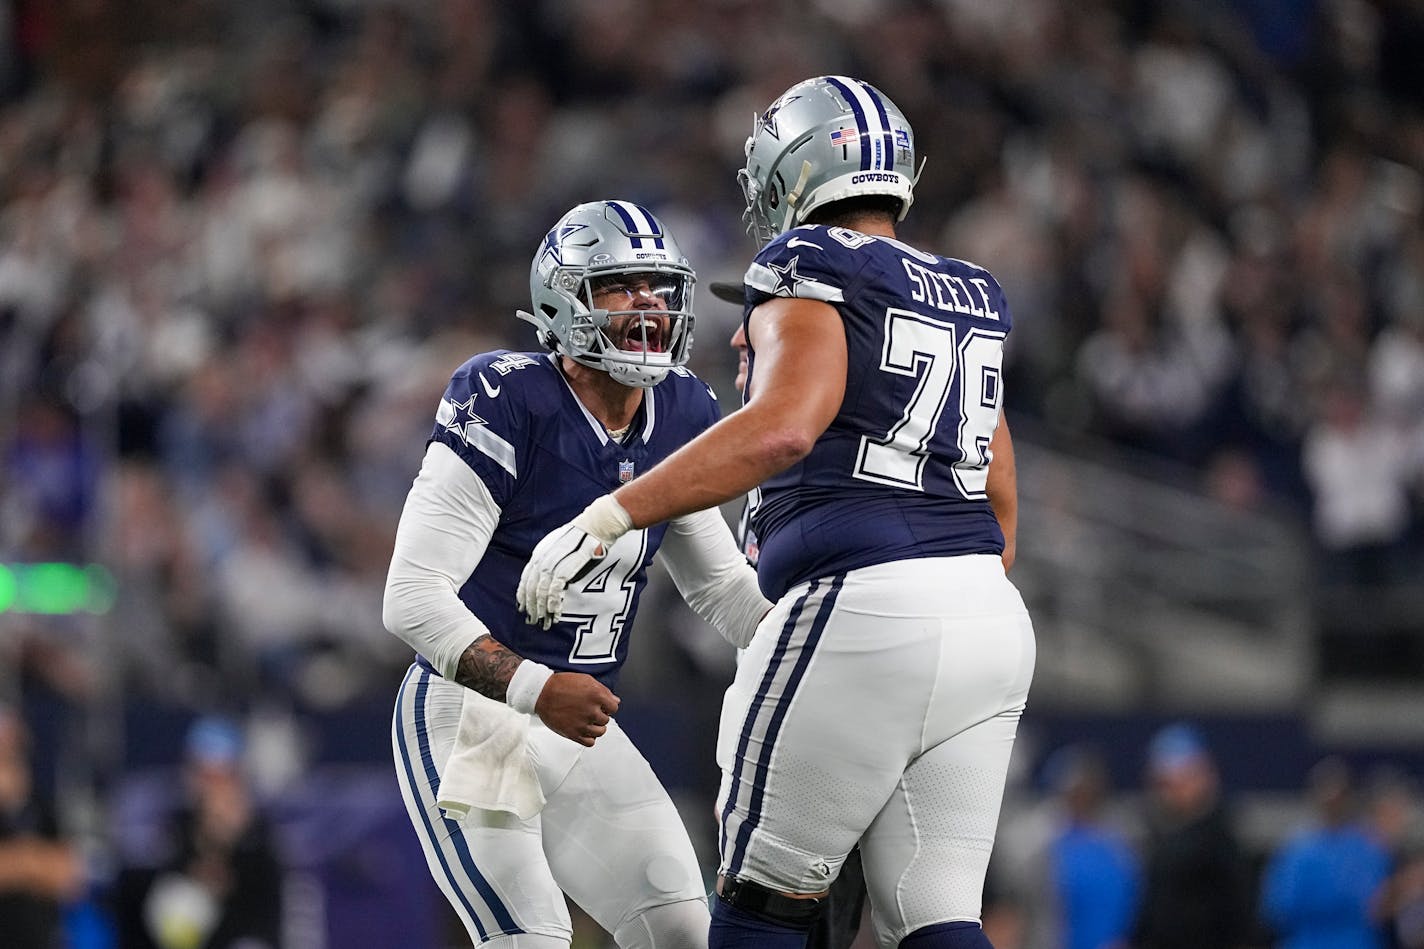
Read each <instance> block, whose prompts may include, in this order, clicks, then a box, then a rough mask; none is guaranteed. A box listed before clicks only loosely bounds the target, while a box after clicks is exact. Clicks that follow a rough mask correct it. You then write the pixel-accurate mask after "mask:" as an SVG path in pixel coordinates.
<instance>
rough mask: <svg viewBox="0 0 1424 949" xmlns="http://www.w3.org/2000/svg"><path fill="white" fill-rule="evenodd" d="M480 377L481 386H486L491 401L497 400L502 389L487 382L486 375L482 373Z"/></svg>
mask: <svg viewBox="0 0 1424 949" xmlns="http://www.w3.org/2000/svg"><path fill="white" fill-rule="evenodd" d="M478 375H479V377H480V385H482V386H484V390H485V395H487V396H489V397H490V398H491V399H493V398H496V397H497V396H498V395H499V390H500V387H499V386H492V385H490V384H489V383H488V382H487V381H485V374H484V373H482V372H481V373H479V374H478Z"/></svg>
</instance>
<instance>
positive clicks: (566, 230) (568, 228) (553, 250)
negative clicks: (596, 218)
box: [542, 224, 588, 267]
mask: <svg viewBox="0 0 1424 949" xmlns="http://www.w3.org/2000/svg"><path fill="white" fill-rule="evenodd" d="M586 227H588V225H587V224H563V225H560V226H559V227H556V228H554V229H553V230H552V231H550V232H549V233H548V234H545V235H544V250H543V253H542V256H544V257H553V258H554V265H555V266H559V267H562V266H563V264H564V241H566V240H568V239H569V237H570V236H572V235H574V234H576V233H578V232H579V231H581V230H583V229H584V228H586Z"/></svg>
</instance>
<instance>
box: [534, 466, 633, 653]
mask: <svg viewBox="0 0 1424 949" xmlns="http://www.w3.org/2000/svg"><path fill="white" fill-rule="evenodd" d="M632 527H633V521H632V519H631V518H630V517H629V516H628V512H627V511H625V510H623V505H621V504H619V503H618V502H617V501H615V500H613V497H612V495H607V494H605V495H604V496H603V497H601V498H598V499H597V500H596V501H594V502H593V503H592V504H590V505H589V506H588V507H586V508H584V510H583V513H581V514H579V516H578V517H576V518H574V519H573V520H572V521H570V522H569V523H567V524H565V525H564V526H563V527H560V528H556V529H555V530H553V531H551V532H550V533H548V534H546V535H545V536H544V539H543V540H541V541H539V543H538V544H536V545H535V547H534V552H533V553H531V554H530V555H529V563H527V564H525V565H524V572H523V573H522V574H520V576H519V589H518V590H516V591H515V594H514V601H515V603H516V604H518V606H519V608H520V609H521V610H523V611H524V614H525V615H526V616H528V617H529V622H531V623H539V624H541V625H543V627H544V628H545V629H548V628H549V626H550V625H551V624H552V623H553V622H554V621H555V620H557V619H558V618H559V614H560V611H561V610H562V608H563V605H564V593H565V592H566V591H567V590H568V586H569V584H570V583H572V582H574V581H575V580H577V579H579V578H580V577H582V576H583V575H584V574H586V573H588V571H589V570H591V569H592V568H593V566H594V564H596V563H598V561H600V560H602V559H603V558H604V557H606V556H607V555H608V551H609V549H610V548H611V547H612V546H613V544H614V542H615V541H617V540H618V538H620V537H622V536H623V535H624V534H626V533H627V532H628V531H629V530H631V529H632Z"/></svg>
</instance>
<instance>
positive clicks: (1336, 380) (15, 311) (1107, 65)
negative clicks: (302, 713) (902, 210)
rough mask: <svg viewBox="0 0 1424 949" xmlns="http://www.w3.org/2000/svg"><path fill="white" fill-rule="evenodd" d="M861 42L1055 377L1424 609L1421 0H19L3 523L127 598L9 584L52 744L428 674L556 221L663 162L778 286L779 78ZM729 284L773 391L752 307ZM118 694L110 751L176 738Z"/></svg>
mask: <svg viewBox="0 0 1424 949" xmlns="http://www.w3.org/2000/svg"><path fill="white" fill-rule="evenodd" d="M837 72H840V73H848V74H853V75H856V76H859V77H863V78H865V79H867V80H869V81H871V82H873V83H875V84H876V85H878V86H879V87H880V88H881V89H883V90H884V91H885V92H886V93H887V94H888V95H890V96H891V97H892V98H893V99H894V100H895V101H896V103H897V104H898V105H899V106H900V107H901V108H902V109H903V110H904V111H905V113H906V114H907V115H908V116H909V117H910V118H911V120H912V122H913V123H914V126H915V131H916V136H917V148H918V150H919V152H920V154H921V155H923V156H925V157H926V158H927V161H928V163H927V165H926V168H925V171H924V174H923V176H922V178H921V180H920V183H919V186H918V190H917V199H916V204H915V207H914V209H913V210H912V212H911V214H910V216H909V218H908V220H907V221H906V223H905V227H904V229H903V231H902V236H903V237H904V238H905V239H907V240H909V241H910V242H911V243H917V244H921V245H923V246H929V247H933V248H936V249H939V250H940V251H942V252H944V253H947V254H952V255H953V256H957V257H963V258H967V259H971V260H974V261H976V262H979V263H981V264H983V265H985V266H987V267H988V268H989V269H991V270H992V271H993V272H994V273H995V274H996V276H998V277H999V279H1000V281H1001V282H1002V283H1003V285H1004V287H1005V288H1006V291H1007V294H1008V299H1009V301H1010V303H1011V304H1012V306H1013V308H1014V311H1015V315H1016V322H1015V331H1014V335H1013V337H1012V340H1011V349H1010V351H1009V354H1008V358H1009V360H1010V362H1011V365H1010V366H1009V370H1008V371H1009V373H1010V379H1011V380H1012V384H1011V386H1010V388H1009V389H1008V396H1009V399H1010V404H1009V413H1010V415H1011V416H1012V417H1014V418H1019V419H1023V420H1025V421H1026V422H1028V421H1031V422H1033V423H1034V426H1033V430H1034V431H1036V432H1038V433H1040V434H1041V436H1042V437H1044V438H1045V439H1048V440H1050V441H1056V442H1057V443H1059V444H1071V445H1074V446H1083V445H1097V446H1106V447H1108V448H1110V449H1112V450H1114V451H1117V452H1125V453H1130V454H1126V455H1123V456H1122V457H1128V458H1148V459H1151V460H1152V461H1153V462H1154V463H1156V462H1163V463H1167V464H1170V465H1173V466H1175V469H1174V470H1178V471H1180V472H1182V473H1183V476H1184V477H1186V478H1187V479H1189V480H1192V481H1194V482H1195V483H1196V484H1197V486H1198V487H1199V488H1200V489H1201V490H1203V491H1205V492H1207V493H1210V494H1211V495H1213V496H1215V497H1216V498H1218V499H1219V500H1220V501H1222V502H1224V503H1227V504H1232V505H1239V506H1241V507H1246V508H1252V509H1266V510H1275V511H1280V512H1282V513H1283V515H1284V516H1286V517H1291V518H1297V519H1299V521H1300V523H1301V524H1302V525H1305V527H1306V528H1307V530H1308V534H1309V536H1311V537H1312V538H1313V539H1314V541H1315V543H1316V547H1317V552H1318V554H1319V570H1320V572H1319V575H1318V579H1319V581H1320V583H1319V584H1318V589H1319V590H1322V591H1330V590H1345V591H1346V593H1347V595H1346V597H1345V600H1344V603H1345V607H1344V608H1339V607H1338V601H1335V600H1325V599H1323V600H1322V604H1323V607H1322V608H1323V609H1326V611H1327V613H1328V615H1326V616H1325V618H1324V619H1323V622H1326V623H1327V624H1328V623H1343V624H1347V625H1348V624H1351V623H1356V624H1359V623H1370V622H1375V621H1376V620H1377V621H1378V622H1380V623H1383V624H1385V625H1388V624H1389V623H1391V622H1393V623H1395V624H1396V625H1398V613H1397V612H1396V613H1394V614H1390V615H1389V616H1384V617H1383V618H1381V617H1379V616H1376V615H1375V614H1374V613H1372V612H1371V610H1376V611H1377V610H1378V609H1383V606H1384V605H1386V604H1389V603H1392V602H1394V600H1393V599H1391V596H1392V595H1393V594H1401V595H1403V596H1404V598H1405V599H1406V600H1407V599H1408V596H1409V595H1411V593H1412V594H1417V592H1418V590H1417V587H1418V577H1419V576H1420V575H1421V573H1424V4H1421V3H1419V2H1417V0H1299V2H1289V3H1282V2H1273V0H1075V2H1073V3H1062V2H1058V0H996V2H992V3H985V2H982V0H795V2H790V3H777V4H768V3H761V2H757V0H703V2H683V0H599V2H593V0H528V2H520V3H498V2H494V0H243V2H232V0H187V2H183V3H172V2H164V0H5V2H0V563H23V562H39V561H52V560H64V561H74V562H79V563H87V562H96V563H102V564H104V565H105V566H106V567H107V568H108V569H109V570H110V571H111V572H112V574H113V576H114V581H115V582H114V589H115V591H116V598H115V601H114V603H113V604H112V608H111V609H109V610H108V611H107V612H106V613H104V614H103V615H100V616H85V615H80V616H72V617H58V616H49V615H42V614H31V613H19V612H16V611H13V610H12V611H0V698H10V699H14V700H20V701H21V702H22V705H23V706H24V707H26V708H29V709H34V708H36V707H39V708H42V709H49V710H51V711H53V710H59V711H58V712H57V713H56V716H49V717H45V718H43V719H42V720H40V721H38V722H36V727H37V728H42V729H49V730H50V731H51V732H52V733H51V734H47V735H45V736H44V737H45V738H46V739H47V740H46V741H44V742H41V744H42V745H43V746H44V747H45V748H47V749H50V752H51V759H52V760H51V765H52V768H51V771H52V772H62V771H63V770H64V769H65V768H66V767H70V766H72V762H71V763H69V764H67V763H66V760H65V759H64V757H63V754H62V753H61V752H59V751H55V749H56V748H58V749H62V748H63V747H64V742H63V741H62V740H61V741H57V742H56V741H51V740H49V739H56V738H58V739H63V738H64V737H65V734H64V732H63V729H62V728H59V727H57V726H54V725H53V724H52V723H53V722H54V721H60V722H63V721H64V718H63V712H64V710H74V709H86V708H88V709H92V708H96V707H97V708H103V709H122V708H126V707H128V706H130V705H132V704H134V703H143V702H150V703H156V704H162V705H169V706H173V707H177V708H181V709H184V710H187V711H189V712H192V713H199V712H208V711H223V712H227V713H233V714H241V715H246V714H250V713H252V711H253V709H255V708H261V707H263V706H264V703H266V704H269V705H270V704H273V703H275V704H279V705H281V706H282V707H284V708H296V709H298V710H314V711H322V710H333V709H342V708H345V707H348V706H349V705H350V704H351V703H354V702H358V701H361V700H363V699H369V698H370V697H371V696H375V700H376V701H377V702H378V703H380V704H384V703H386V701H387V698H388V693H389V689H390V685H391V683H392V682H393V681H394V678H393V673H394V672H395V671H396V670H399V669H400V668H403V667H404V665H405V664H406V663H407V662H408V661H409V658H410V657H409V654H408V651H407V649H406V648H405V647H404V646H403V645H402V644H401V643H399V642H398V641H397V640H396V639H395V638H394V637H392V636H390V635H389V634H387V633H386V632H385V631H384V630H383V629H382V627H381V623H380V609H379V598H380V595H381V589H382V585H383V581H384V575H385V569H386V566H387V563H388V558H389V551H390V544H391V540H392V536H393V532H394V525H395V521H396V517H397V515H398V513H399V509H400V506H401V503H402V501H403V500H404V497H405V492H406V490H407V488H408V486H409V483H410V480H411V478H412V477H413V475H414V473H415V470H416V467H417V465H418V461H419V458H420V456H421V451H422V444H423V441H424V439H425V437H426V435H427V434H428V432H429V430H430V425H431V419H432V417H433V411H434V408H435V405H436V403H437V401H438V398H439V395H440V392H441V389H442V387H443V385H444V383H445V381H446V379H447V378H448V375H449V373H450V371H451V370H452V369H453V368H454V366H456V365H458V364H459V363H460V362H461V361H463V360H464V358H465V357H466V356H468V355H469V354H471V353H474V352H477V351H480V350H483V349H488V348H494V347H500V346H505V347H510V348H515V349H531V348H534V345H535V344H534V340H533V337H532V333H530V332H529V331H528V330H527V328H524V327H523V325H522V324H519V323H517V322H516V321H515V320H514V317H513V311H514V310H515V309H516V308H518V307H521V306H527V293H528V285H527V275H528V268H529V260H530V256H531V254H532V251H533V249H534V247H535V246H536V244H537V242H538V240H539V239H540V238H541V237H542V235H543V233H544V231H545V229H546V228H547V227H548V226H549V224H550V223H551V222H552V221H554V220H555V219H556V218H557V217H558V216H559V215H560V214H562V213H563V212H564V211H565V210H567V208H568V207H570V206H572V205H573V204H575V203H578V202H580V201H584V200H589V199H591V198H595V197H620V198H627V199H632V200H636V201H639V202H641V203H644V204H646V205H648V206H650V207H652V208H654V209H656V211H657V212H658V214H659V215H660V216H661V217H662V218H663V219H664V220H665V221H667V222H668V223H669V224H670V226H671V227H672V228H673V229H674V231H675V232H676V233H677V234H678V235H679V239H680V241H681V243H682V245H683V247H684V248H685V249H686V250H687V251H688V253H689V255H690V256H691V258H692V261H693V264H694V266H695V267H696V268H697V271H698V273H699V276H700V279H701V282H702V283H703V284H704V285H705V284H706V283H707V282H708V281H710V280H714V279H733V280H735V279H737V278H738V277H739V275H740V273H741V271H742V269H743V268H744V267H745V264H746V262H747V260H748V259H749V257H750V255H751V253H752V251H753V245H752V243H751V241H750V239H749V238H747V237H746V235H745V234H744V232H743V229H742V224H741V221H740V214H741V209H742V202H741V196H740V193H739V192H738V190H737V187H736V184H735V181H734V177H733V173H734V171H735V169H736V168H737V167H738V166H739V163H740V160H741V155H742V143H743V139H744V137H745V135H746V134H747V131H748V130H749V129H750V126H751V121H752V116H753V113H754V112H755V111H756V110H757V109H759V108H763V107H764V106H765V105H766V104H767V103H769V102H770V101H772V99H773V98H774V97H775V96H776V95H778V94H779V93H780V92H781V91H782V90H783V89H785V88H786V87H788V86H789V85H791V84H792V83H793V82H795V81H797V80H800V79H802V78H805V77H807V76H810V75H816V74H825V73H837ZM698 299H699V300H700V301H701V303H700V304H699V306H698V310H699V324H698V332H697V336H698V341H699V342H698V346H697V349H696V350H695V353H694V357H693V366H694V368H695V369H696V370H697V371H698V373H699V374H701V375H702V376H703V377H704V378H706V379H708V380H709V381H710V382H712V384H713V385H714V386H715V387H716V388H717V389H718V391H719V392H721V393H722V395H723V402H724V405H728V406H730V405H731V404H733V400H734V398H735V397H734V395H733V393H732V392H731V385H730V380H731V376H732V372H733V369H734V360H733V358H732V357H731V354H730V351H729V350H728V349H727V348H726V346H725V342H724V341H725V340H726V338H727V336H728V335H730V332H731V330H732V328H733V323H734V321H735V320H736V318H737V314H736V313H735V312H733V311H732V310H731V308H729V307H726V306H725V305H719V304H716V303H714V302H712V298H711V295H710V294H708V293H705V292H703V293H701V294H699V295H698ZM1386 594H1389V595H1386ZM1332 603H1334V604H1336V606H1335V607H1333V608H1332V607H1331V604H1332ZM1405 615H1406V616H1407V617H1408V618H1409V620H1408V621H1409V622H1416V621H1417V620H1418V618H1419V616H1420V615H1424V614H1421V613H1419V612H1417V611H1416V612H1413V613H1408V612H1406V614H1405ZM1372 616H1374V619H1372V618H1371V617H1372ZM1416 632H1417V630H1416ZM635 681H636V678H635ZM121 717H122V716H121V715H119V716H118V717H117V718H121ZM117 718H116V719H113V720H110V719H106V720H105V721H101V722H97V723H96V722H94V721H93V720H92V717H90V719H89V720H87V721H86V723H85V725H84V726H83V728H84V734H83V736H82V739H81V744H82V746H83V747H84V749H85V752H86V755H88V757H86V758H85V761H86V762H89V761H90V759H91V758H92V757H93V756H94V754H96V753H97V754H98V756H99V759H100V765H99V766H100V767H102V766H103V764H104V762H103V761H102V759H103V757H104V755H106V754H107V755H108V756H110V757H111V758H122V756H123V754H125V753H126V752H122V751H120V750H118V749H123V748H128V747H130V746H131V745H132V737H131V736H130V737H129V738H128V739H127V742H128V743H127V744H126V743H125V741H124V740H123V739H124V736H121V735H120V736H115V735H114V733H113V732H112V731H111V730H109V729H111V728H112V727H113V722H114V720H117ZM69 737H70V738H73V736H72V735H70V736H69ZM110 738H115V741H113V742H110V741H108V739H110ZM370 741H371V742H372V743H373V747H375V749H376V752H377V753H383V749H384V738H383V736H381V735H379V734H377V735H373V736H370ZM108 763H109V764H112V765H114V766H122V764H123V763H124V762H123V761H121V760H113V761H110V762H108ZM86 766H87V767H94V765H92V762H91V763H90V764H88V765H86ZM272 769H273V770H274V771H276V772H280V771H281V770H282V769H281V767H280V764H274V765H272ZM55 780H56V778H55V774H54V773H51V774H49V775H48V776H47V779H46V783H49V784H53V783H55Z"/></svg>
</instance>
